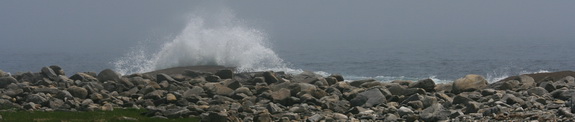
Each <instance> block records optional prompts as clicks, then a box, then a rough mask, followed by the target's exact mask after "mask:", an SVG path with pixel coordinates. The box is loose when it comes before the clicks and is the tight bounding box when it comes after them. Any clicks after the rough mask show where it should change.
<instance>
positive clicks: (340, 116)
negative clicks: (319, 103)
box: [333, 113, 348, 120]
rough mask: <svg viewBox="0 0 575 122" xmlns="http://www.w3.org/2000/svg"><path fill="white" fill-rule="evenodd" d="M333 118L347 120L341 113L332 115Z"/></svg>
mask: <svg viewBox="0 0 575 122" xmlns="http://www.w3.org/2000/svg"><path fill="white" fill-rule="evenodd" d="M333 118H334V119H336V120H347V119H348V117H347V116H346V115H344V114H341V113H333Z"/></svg>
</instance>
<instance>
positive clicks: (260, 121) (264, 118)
mask: <svg viewBox="0 0 575 122" xmlns="http://www.w3.org/2000/svg"><path fill="white" fill-rule="evenodd" d="M254 120H255V121H256V122H272V121H273V118H272V116H271V114H270V113H269V112H267V111H265V112H261V113H259V114H258V115H257V116H256V117H255V118H254Z"/></svg>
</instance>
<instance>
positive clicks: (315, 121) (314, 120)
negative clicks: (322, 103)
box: [307, 114, 324, 122]
mask: <svg viewBox="0 0 575 122" xmlns="http://www.w3.org/2000/svg"><path fill="white" fill-rule="evenodd" d="M323 118H324V116H323V115H320V114H315V115H313V116H311V117H309V118H307V121H308V122H319V121H320V120H322V119H323Z"/></svg>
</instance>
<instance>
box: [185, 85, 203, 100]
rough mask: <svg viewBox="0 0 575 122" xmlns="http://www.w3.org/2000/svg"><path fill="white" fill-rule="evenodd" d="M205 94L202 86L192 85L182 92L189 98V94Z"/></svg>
mask: <svg viewBox="0 0 575 122" xmlns="http://www.w3.org/2000/svg"><path fill="white" fill-rule="evenodd" d="M203 95H205V91H204V89H203V88H202V87H199V86H194V87H192V88H191V89H188V90H186V91H185V92H184V94H183V97H184V98H189V97H191V96H203Z"/></svg>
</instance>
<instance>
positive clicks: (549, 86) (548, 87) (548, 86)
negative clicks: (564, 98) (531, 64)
mask: <svg viewBox="0 0 575 122" xmlns="http://www.w3.org/2000/svg"><path fill="white" fill-rule="evenodd" d="M539 87H542V88H545V90H547V92H553V91H555V90H556V89H557V88H556V87H555V85H554V84H553V82H551V81H545V82H541V83H540V84H539Z"/></svg>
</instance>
